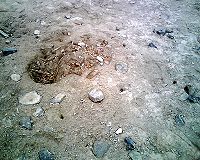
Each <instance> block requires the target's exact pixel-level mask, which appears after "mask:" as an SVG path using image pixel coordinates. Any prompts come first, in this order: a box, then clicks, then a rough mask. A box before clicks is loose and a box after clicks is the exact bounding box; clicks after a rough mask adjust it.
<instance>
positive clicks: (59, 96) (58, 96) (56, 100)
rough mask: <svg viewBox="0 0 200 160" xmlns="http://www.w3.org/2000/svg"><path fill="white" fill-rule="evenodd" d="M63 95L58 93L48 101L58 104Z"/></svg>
mask: <svg viewBox="0 0 200 160" xmlns="http://www.w3.org/2000/svg"><path fill="white" fill-rule="evenodd" d="M65 96H66V94H64V93H59V94H57V95H56V96H55V97H54V98H53V99H52V100H51V101H50V103H51V104H60V103H61V102H62V101H63V99H64V98H65Z"/></svg>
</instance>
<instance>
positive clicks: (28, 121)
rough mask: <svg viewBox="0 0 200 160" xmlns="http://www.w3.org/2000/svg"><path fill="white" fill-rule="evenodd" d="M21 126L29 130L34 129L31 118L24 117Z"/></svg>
mask: <svg viewBox="0 0 200 160" xmlns="http://www.w3.org/2000/svg"><path fill="white" fill-rule="evenodd" d="M19 124H20V126H21V127H22V128H25V129H28V130H32V128H33V121H32V118H31V116H27V117H22V119H21V120H20V123H19Z"/></svg>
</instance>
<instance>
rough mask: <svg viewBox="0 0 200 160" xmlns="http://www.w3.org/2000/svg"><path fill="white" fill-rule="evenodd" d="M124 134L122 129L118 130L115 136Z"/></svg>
mask: <svg viewBox="0 0 200 160" xmlns="http://www.w3.org/2000/svg"><path fill="white" fill-rule="evenodd" d="M122 133H123V130H122V128H118V129H117V130H116V131H115V134H117V135H118V134H122Z"/></svg>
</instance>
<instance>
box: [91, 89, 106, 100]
mask: <svg viewBox="0 0 200 160" xmlns="http://www.w3.org/2000/svg"><path fill="white" fill-rule="evenodd" d="M88 96H89V99H90V100H91V101H92V102H95V103H97V102H101V101H102V100H103V99H104V94H103V92H102V91H101V90H100V89H96V88H95V89H93V90H91V91H90V92H89V93H88Z"/></svg>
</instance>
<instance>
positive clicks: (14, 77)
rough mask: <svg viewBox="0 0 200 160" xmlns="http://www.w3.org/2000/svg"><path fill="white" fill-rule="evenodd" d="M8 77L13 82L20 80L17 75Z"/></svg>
mask: <svg viewBox="0 0 200 160" xmlns="http://www.w3.org/2000/svg"><path fill="white" fill-rule="evenodd" d="M10 77H11V79H12V80H13V81H16V82H17V81H19V80H20V79H21V76H20V75H19V74H12V75H11V76H10Z"/></svg>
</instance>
